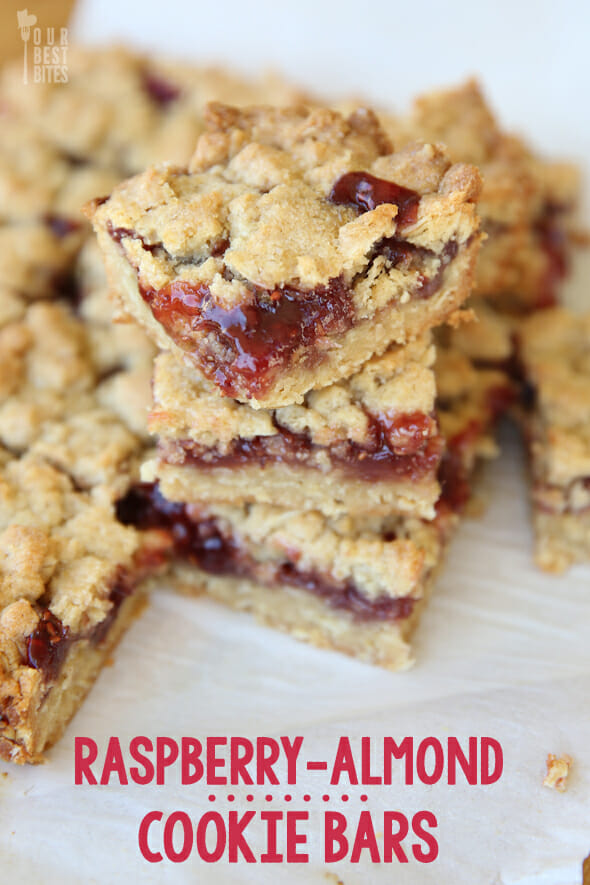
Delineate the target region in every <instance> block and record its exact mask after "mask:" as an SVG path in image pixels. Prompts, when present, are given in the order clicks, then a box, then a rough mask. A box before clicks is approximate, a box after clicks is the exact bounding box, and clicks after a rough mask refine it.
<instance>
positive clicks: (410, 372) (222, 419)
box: [149, 337, 436, 453]
mask: <svg viewBox="0 0 590 885" xmlns="http://www.w3.org/2000/svg"><path fill="white" fill-rule="evenodd" d="M433 362H434V348H433V347H432V346H431V344H430V339H429V337H426V338H423V339H419V340H417V341H415V342H413V343H412V344H410V345H407V346H406V347H393V348H391V349H390V350H389V351H388V352H386V353H385V354H384V355H383V356H381V357H374V358H373V359H372V360H370V361H369V362H368V363H366V364H365V366H364V367H363V368H362V370H361V371H360V372H357V374H356V375H353V376H352V377H350V378H348V379H346V380H344V381H340V382H338V383H336V384H332V385H331V386H330V387H326V388H324V389H322V390H317V391H310V392H309V393H308V394H306V396H305V398H304V401H303V403H301V405H292V406H284V407H283V408H279V409H253V408H252V407H251V406H249V405H247V404H243V403H239V402H238V401H237V400H233V399H230V398H228V397H220V396H219V393H218V392H217V391H216V389H215V387H214V385H213V384H212V383H211V382H209V381H207V380H206V379H204V378H203V377H202V376H201V375H199V374H198V373H197V372H196V371H195V370H194V369H193V368H192V367H189V366H187V365H185V364H184V363H183V362H182V361H180V360H178V358H177V357H175V356H174V355H172V354H170V353H162V354H160V355H159V356H158V358H157V359H156V364H155V371H154V380H153V392H154V405H153V409H152V412H151V414H150V419H149V428H150V430H151V432H152V433H157V434H160V435H161V436H164V437H166V438H172V439H191V440H194V441H196V442H198V443H199V444H201V445H203V446H207V447H210V448H215V449H216V450H217V451H220V452H221V453H223V452H224V451H225V450H227V448H228V446H229V445H230V443H231V442H232V440H235V439H239V438H242V439H252V438H253V437H257V436H272V435H274V434H277V433H280V431H281V429H285V430H288V431H290V432H291V433H296V434H306V435H307V436H309V438H310V439H311V441H312V442H313V443H315V444H317V445H320V446H330V445H332V444H334V443H337V442H340V441H342V440H345V439H349V440H352V441H353V442H355V443H358V444H360V445H363V443H365V442H367V441H368V439H369V437H370V433H371V429H370V419H371V417H374V418H377V419H379V417H381V416H382V417H384V418H388V417H389V418H394V417H395V416H396V415H404V414H412V413H417V412H419V413H423V414H426V415H430V414H431V413H432V412H433V411H434V401H435V395H436V391H435V382H434V374H433V372H432V365H433ZM432 432H434V427H433V428H432V429H431V433H432Z"/></svg>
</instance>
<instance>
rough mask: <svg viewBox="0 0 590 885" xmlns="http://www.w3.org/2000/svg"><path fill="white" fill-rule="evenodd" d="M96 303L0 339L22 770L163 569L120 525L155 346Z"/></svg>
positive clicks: (41, 312)
mask: <svg viewBox="0 0 590 885" xmlns="http://www.w3.org/2000/svg"><path fill="white" fill-rule="evenodd" d="M72 276H75V273H74V268H72ZM87 294H88V299H89V303H90V301H92V302H93V305H94V306H93V311H92V314H93V315H92V316H90V315H88V316H87V318H86V321H85V322H83V321H82V320H81V319H80V317H79V316H76V315H74V314H73V313H72V310H71V303H68V302H65V301H61V302H58V301H47V300H41V301H35V303H33V304H30V305H29V306H28V307H24V308H23V312H22V315H21V316H20V318H19V319H18V320H16V321H12V322H7V323H6V324H5V325H4V326H3V327H2V328H0V756H1V757H2V758H5V759H7V760H10V761H14V762H37V761H40V760H41V759H42V758H43V754H44V751H45V750H46V748H47V747H48V746H49V745H51V744H52V743H54V741H55V740H57V738H58V737H59V736H60V734H61V733H62V731H63V730H64V728H65V726H66V725H67V723H68V721H69V719H70V718H71V717H72V715H73V714H74V713H75V711H76V709H77V708H78V706H79V704H80V703H81V701H82V699H83V698H84V696H85V694H86V693H87V691H88V689H89V688H90V686H91V685H92V682H93V681H94V679H95V677H96V675H97V674H98V672H99V670H100V668H101V666H102V665H103V663H104V661H105V660H106V659H107V657H108V655H109V653H110V651H111V649H112V647H113V646H114V644H115V643H116V641H117V640H118V638H119V636H120V635H121V633H122V632H123V631H124V629H125V628H126V626H127V624H128V623H129V622H130V620H131V618H132V617H133V615H134V613H135V612H137V611H138V610H139V607H140V605H141V604H142V600H141V594H140V592H139V584H140V582H141V581H143V579H144V578H145V577H146V575H148V574H152V573H154V572H156V571H157V569H158V567H159V565H160V563H161V562H162V559H161V557H160V556H159V555H158V553H157V549H156V546H155V542H157V538H153V539H152V544H151V546H150V545H148V543H147V540H146V539H145V538H143V537H142V536H141V535H140V533H139V532H138V531H137V530H135V529H133V528H130V527H125V526H123V525H122V524H121V523H120V521H119V520H118V519H117V516H116V513H115V503H116V501H117V500H118V499H119V498H120V497H121V495H124V494H125V493H126V491H127V490H128V488H129V486H130V484H131V483H132V482H134V481H137V474H138V465H139V463H140V461H141V460H142V459H143V458H144V457H145V452H146V448H147V430H146V415H147V405H148V402H149V377H150V370H151V363H152V360H153V348H152V346H151V344H150V343H149V342H148V341H147V339H145V337H144V336H143V335H142V333H141V332H140V330H139V329H133V328H131V327H115V328H112V327H110V325H107V323H106V322H105V321H104V320H105V315H104V314H103V313H101V311H100V310H98V309H97V302H98V300H99V299H100V290H99V289H97V288H95V287H94V286H93V285H89V287H88V293H87ZM3 300H4V299H3V298H2V297H1V296H0V302H2V301H3ZM78 306H79V310H80V312H84V311H85V309H86V307H85V306H82V305H81V304H79V305H78ZM142 387H143V393H142V392H141V391H142ZM131 391H132V395H130V393H131ZM142 399H143V403H142V402H141V400H142ZM117 403H118V406H117ZM142 417H143V420H142Z"/></svg>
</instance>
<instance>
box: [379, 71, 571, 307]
mask: <svg viewBox="0 0 590 885" xmlns="http://www.w3.org/2000/svg"><path fill="white" fill-rule="evenodd" d="M384 125H385V128H386V130H387V131H388V133H389V134H390V135H391V138H392V139H393V141H394V143H395V145H396V146H399V145H402V144H404V143H406V142H407V141H414V140H416V139H418V140H422V141H426V142H438V141H440V142H443V143H444V144H445V145H446V146H447V148H448V150H449V153H450V156H451V158H452V159H453V160H454V161H455V162H457V161H462V162H467V163H474V164H475V165H477V166H478V167H479V168H480V170H481V172H482V177H483V182H484V183H483V188H482V192H481V196H480V201H479V206H478V209H479V213H480V215H481V219H482V228H483V230H484V231H485V233H486V235H487V240H486V242H485V245H484V248H483V249H482V251H481V255H480V257H479V260H478V265H477V275H476V290H477V293H478V295H480V296H482V297H485V298H489V299H490V300H492V301H493V302H494V303H495V304H497V305H499V306H500V307H501V308H502V309H504V310H510V311H523V310H524V311H528V310H531V309H536V308H539V307H547V306H550V305H552V304H555V302H556V298H557V286H558V284H559V282H560V280H561V279H562V278H563V277H564V276H565V274H566V272H567V268H568V255H569V251H570V229H571V227H572V216H573V212H574V210H575V208H576V204H577V202H578V199H579V191H580V181H579V172H578V170H577V169H576V168H575V167H574V166H573V165H571V164H567V163H560V162H550V161H546V160H544V159H541V158H540V157H538V156H536V155H535V154H534V153H533V152H532V150H531V149H530V148H529V147H528V146H527V145H526V144H525V143H524V142H523V141H522V140H520V139H518V138H515V137H514V136H512V135H508V134H507V133H505V132H504V131H502V129H501V127H500V126H499V124H498V122H497V121H496V119H495V118H494V116H493V114H492V112H491V110H490V108H489V106H488V105H487V103H486V100H485V98H484V96H483V94H482V92H481V89H480V87H479V85H478V84H477V82H475V81H473V80H470V81H467V82H466V83H465V84H463V85H461V86H459V87H456V88H454V89H448V90H443V91H437V92H432V93H428V94H426V95H423V96H421V97H419V98H418V99H417V100H416V101H415V103H414V107H413V109H412V111H411V113H410V114H409V115H407V116H405V117H403V116H399V117H391V116H389V117H388V116H385V117H384Z"/></svg>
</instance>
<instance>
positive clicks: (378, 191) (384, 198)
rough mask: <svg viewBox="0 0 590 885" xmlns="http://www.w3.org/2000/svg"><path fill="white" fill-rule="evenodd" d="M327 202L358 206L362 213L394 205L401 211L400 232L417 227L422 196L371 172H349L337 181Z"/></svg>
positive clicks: (398, 219)
mask: <svg viewBox="0 0 590 885" xmlns="http://www.w3.org/2000/svg"><path fill="white" fill-rule="evenodd" d="M328 199H329V200H330V202H332V203H337V204H339V205H351V206H356V207H357V209H360V211H361V212H370V211H371V210H372V209H375V207H376V206H380V205H382V204H383V203H393V205H394V206H397V209H398V212H397V218H396V221H397V226H398V228H401V227H407V226H408V225H410V224H414V223H415V221H416V219H417V217H418V205H419V203H420V194H419V193H418V192H417V191H414V190H410V188H408V187H402V186H401V185H399V184H394V182H393V181H387V180H386V179H384V178H376V177H375V176H374V175H369V173H368V172H346V173H345V174H344V175H342V176H341V177H340V178H339V179H338V181H337V182H336V184H335V185H334V187H333V188H332V190H331V191H330V196H329V197H328Z"/></svg>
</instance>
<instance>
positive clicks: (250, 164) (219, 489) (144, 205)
mask: <svg viewBox="0 0 590 885" xmlns="http://www.w3.org/2000/svg"><path fill="white" fill-rule="evenodd" d="M208 124H209V131H208V132H207V133H206V134H205V135H203V136H202V137H201V138H200V140H199V142H198V144H197V148H196V151H195V154H194V156H193V158H192V160H191V162H190V164H189V166H188V167H178V166H170V165H163V166H156V167H153V168H151V169H149V170H148V171H147V172H145V173H143V174H142V175H139V176H136V177H135V178H132V179H130V180H129V181H127V182H125V183H123V184H122V185H120V186H119V187H118V188H116V189H115V191H114V192H113V194H112V195H111V197H110V198H109V199H108V200H106V201H103V200H100V201H95V202H94V203H93V204H92V205H91V206H90V207H89V213H90V215H91V216H92V220H93V223H94V226H95V230H96V231H97V234H98V239H99V242H100V244H101V247H102V249H103V252H104V255H105V259H106V265H107V270H108V272H109V279H110V285H111V288H112V290H113V291H114V293H115V296H116V299H117V301H118V304H119V306H120V307H121V308H122V310H123V311H124V312H127V313H128V314H130V315H131V316H133V317H134V318H135V319H136V320H137V321H139V322H140V323H141V324H142V325H143V326H144V327H145V329H146V330H147V331H148V332H149V333H150V334H151V335H152V336H153V337H154V338H155V340H156V342H157V343H158V344H159V345H160V346H161V347H162V349H163V351H164V352H163V353H162V354H161V355H160V356H159V357H158V358H157V362H156V368H155V373H154V379H153V385H154V406H153V410H152V414H151V419H150V424H151V429H152V431H153V432H155V433H156V434H157V435H158V440H159V441H158V451H157V455H156V458H155V459H153V460H151V461H150V462H149V463H148V464H147V465H146V466H145V468H144V473H143V477H144V479H145V483H144V484H143V485H142V486H139V487H136V488H135V489H134V490H132V491H131V492H130V493H129V494H128V495H127V496H126V498H125V499H123V500H122V501H121V502H120V507H119V516H120V518H121V519H122V521H123V522H128V523H130V524H134V525H136V526H138V527H140V528H147V529H154V528H156V529H160V530H162V531H164V532H165V533H166V532H167V533H168V538H169V545H170V555H171V557H172V558H173V559H175V560H176V562H177V563H178V564H179V570H178V571H177V574H179V575H180V574H181V575H182V580H183V581H184V582H185V583H186V584H187V585H189V586H191V587H192V588H198V589H203V587H204V589H206V591H207V592H209V593H210V594H212V595H213V596H215V597H217V598H220V599H222V600H223V601H225V602H228V603H230V604H231V605H234V606H237V607H239V608H246V609H249V610H253V611H254V612H255V613H256V614H257V615H258V616H259V617H260V618H261V619H262V620H264V621H266V622H268V623H271V624H273V625H275V626H277V627H279V628H281V629H285V630H287V631H289V632H291V633H293V634H294V635H296V636H298V637H300V638H303V639H307V640H309V641H312V642H314V643H315V644H317V645H320V646H326V647H330V648H336V649H339V650H341V651H344V652H347V653H349V654H352V655H354V656H356V657H359V658H361V659H364V660H368V661H371V662H374V663H379V664H382V665H383V666H386V667H390V668H392V669H396V668H399V667H404V666H407V665H408V663H409V661H410V653H409V646H408V644H407V639H408V636H409V633H410V631H411V628H412V627H413V625H414V624H415V622H416V620H417V617H418V614H419V611H420V608H421V605H422V603H423V601H424V598H425V596H426V594H427V592H428V589H429V587H430V584H431V581H432V578H433V575H434V573H435V571H436V568H437V566H438V565H439V563H440V561H441V558H442V553H443V550H444V547H445V544H446V541H447V539H448V536H449V534H450V529H451V527H452V525H453V524H454V521H455V513H454V511H453V508H452V507H445V506H441V498H440V485H439V471H440V469H441V459H443V450H444V441H443V439H442V436H441V434H440V431H439V426H438V419H437V416H436V409H435V392H436V382H435V376H434V372H433V363H434V349H433V347H432V343H431V329H432V328H433V327H434V326H436V325H438V324H440V323H442V322H443V321H445V320H447V319H449V318H450V317H452V316H454V315H455V314H456V312H457V311H458V310H459V308H460V307H461V305H462V304H463V302H464V301H465V299H466V298H467V297H468V295H469V293H470V289H471V284H472V279H473V274H474V267H475V259H476V255H477V252H478V249H479V244H480V239H481V235H480V233H479V219H478V217H477V214H476V209H475V202H476V200H477V196H478V193H479V188H480V178H479V174H478V172H477V170H476V169H475V168H474V167H472V166H469V165H466V164H454V165H453V164H452V163H451V162H450V160H449V159H448V157H447V156H446V153H445V151H444V149H442V148H441V147H439V146H434V145H420V146H409V147H408V148H407V149H405V150H404V151H401V152H399V153H393V152H392V149H391V146H390V144H389V142H388V140H387V138H386V136H385V134H384V133H383V131H382V129H381V128H380V126H379V124H378V123H377V120H376V118H375V117H374V115H373V114H372V113H370V112H368V111H358V112H356V113H355V114H354V115H352V116H351V117H349V118H344V117H342V116H341V115H339V114H337V113H335V112H333V111H327V110H324V109H321V110H314V111H311V112H310V111H307V110H305V109H297V108H292V109H288V110H283V111H281V110H277V109H273V108H250V109H247V110H245V111H238V110H236V109H233V108H229V107H225V106H213V107H211V108H210V109H209V118H208ZM187 563H188V565H187Z"/></svg>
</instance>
